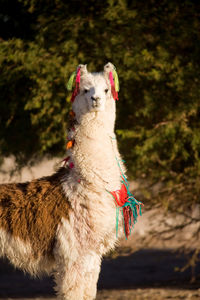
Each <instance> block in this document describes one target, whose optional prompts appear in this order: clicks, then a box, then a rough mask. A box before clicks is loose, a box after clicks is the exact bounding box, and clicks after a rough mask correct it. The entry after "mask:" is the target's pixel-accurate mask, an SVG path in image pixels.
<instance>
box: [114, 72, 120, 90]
mask: <svg viewBox="0 0 200 300" xmlns="http://www.w3.org/2000/svg"><path fill="white" fill-rule="evenodd" d="M113 77H114V82H115V90H116V92H119V79H118V75H117V71H116V68H114V70H113Z"/></svg>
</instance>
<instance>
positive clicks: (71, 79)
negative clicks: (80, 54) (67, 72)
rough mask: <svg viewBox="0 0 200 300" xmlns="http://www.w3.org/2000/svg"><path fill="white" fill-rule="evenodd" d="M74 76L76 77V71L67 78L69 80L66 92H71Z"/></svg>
mask: <svg viewBox="0 0 200 300" xmlns="http://www.w3.org/2000/svg"><path fill="white" fill-rule="evenodd" d="M75 76H76V71H74V72H73V73H72V74H71V76H70V78H69V80H68V83H67V90H68V91H69V92H71V91H72V88H73V83H74V78H75Z"/></svg>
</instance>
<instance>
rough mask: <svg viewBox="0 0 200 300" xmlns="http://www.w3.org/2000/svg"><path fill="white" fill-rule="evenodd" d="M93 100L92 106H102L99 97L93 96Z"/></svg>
mask: <svg viewBox="0 0 200 300" xmlns="http://www.w3.org/2000/svg"><path fill="white" fill-rule="evenodd" d="M91 99H92V106H93V107H97V106H99V104H100V97H98V96H92V97H91Z"/></svg>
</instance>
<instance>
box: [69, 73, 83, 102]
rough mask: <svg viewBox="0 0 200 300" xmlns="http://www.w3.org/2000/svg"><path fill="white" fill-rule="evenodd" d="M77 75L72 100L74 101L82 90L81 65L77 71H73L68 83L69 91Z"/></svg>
mask: <svg viewBox="0 0 200 300" xmlns="http://www.w3.org/2000/svg"><path fill="white" fill-rule="evenodd" d="M75 76H76V81H75V89H74V91H73V93H72V96H71V102H74V99H75V98H76V96H77V95H78V93H79V90H80V81H81V68H80V67H79V68H78V70H77V72H73V73H72V75H71V76H70V78H69V81H68V83H67V89H68V91H72V88H73V83H74V78H75Z"/></svg>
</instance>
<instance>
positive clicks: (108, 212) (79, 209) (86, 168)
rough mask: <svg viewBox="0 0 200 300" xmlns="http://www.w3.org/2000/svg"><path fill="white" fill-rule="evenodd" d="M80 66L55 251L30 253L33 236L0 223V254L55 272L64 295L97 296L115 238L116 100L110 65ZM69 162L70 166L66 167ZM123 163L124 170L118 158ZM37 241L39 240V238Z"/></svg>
mask: <svg viewBox="0 0 200 300" xmlns="http://www.w3.org/2000/svg"><path fill="white" fill-rule="evenodd" d="M79 68H80V73H81V80H80V90H79V93H78V94H77V96H76V97H75V100H74V102H73V105H72V109H73V111H74V113H75V120H76V123H75V125H74V128H71V129H70V131H69V132H68V136H69V137H70V138H73V140H74V141H75V142H74V146H73V147H72V148H70V149H69V150H68V153H67V155H68V156H69V160H68V162H67V163H68V165H67V166H66V173H65V174H64V175H62V178H61V182H60V185H59V187H60V188H61V189H60V191H61V192H63V195H64V196H63V197H64V202H63V203H65V197H66V203H67V201H68V202H69V208H68V211H67V213H66V216H65V215H64V216H62V218H60V219H59V218H58V217H56V214H55V215H53V214H52V211H51V214H52V218H58V220H59V222H57V223H58V226H57V227H56V228H57V229H56V231H55V232H56V233H55V234H54V235H55V238H54V239H53V240H54V243H53V246H52V247H53V256H52V257H48V256H47V255H45V254H39V255H38V256H37V258H34V256H33V253H34V249H33V245H32V244H31V240H29V239H25V240H22V239H20V238H19V237H18V236H16V235H15V236H14V235H12V231H11V232H8V231H6V230H5V229H3V227H2V228H0V256H4V255H6V256H7V257H8V258H9V259H10V261H11V262H12V263H13V264H14V265H15V266H17V267H21V268H22V269H23V270H26V271H29V272H30V273H32V274H38V273H42V272H44V271H45V272H49V271H53V273H54V276H55V282H56V288H55V289H56V291H57V294H58V298H59V299H62V300H94V299H95V298H96V291H97V281H98V276H99V272H100V264H101V259H102V256H103V255H104V254H105V253H106V252H107V251H109V250H110V249H111V248H113V247H114V246H115V244H116V240H117V238H116V206H115V202H114V200H113V197H112V195H111V194H110V193H109V192H111V191H116V190H119V189H120V187H121V177H120V168H119V166H118V164H117V160H116V158H117V159H118V160H120V154H119V151H118V147H117V142H116V138H115V134H114V126H115V115H116V107H115V106H116V101H115V100H114V99H113V97H112V93H111V86H110V81H109V72H112V71H113V68H114V66H113V65H112V64H111V63H108V64H106V65H105V67H104V70H103V72H101V73H89V72H88V71H87V68H86V66H85V65H80V66H79ZM72 163H73V166H74V167H71V168H70V165H71V166H72ZM121 167H122V169H123V172H125V168H124V166H123V165H122V163H121ZM64 172H65V170H64ZM52 178H54V177H53V176H52ZM52 180H53V179H52ZM40 182H42V181H40ZM49 182H51V181H49ZM49 184H50V183H49ZM52 184H54V185H55V182H54V183H52ZM57 184H58V183H57V182H56V185H55V187H57ZM36 185H37V183H34V186H36ZM49 188H51V187H49ZM52 192H53V189H52ZM20 193H21V192H20ZM45 193H46V192H45ZM60 194H61V195H62V193H60ZM24 195H25V194H24ZM10 197H14V196H10ZM24 197H25V196H24ZM27 197H28V196H27ZM48 197H49V198H48V199H50V197H51V195H49V196H48ZM52 197H54V198H55V195H54V196H52ZM41 199H43V198H41ZM62 199H63V198H62ZM49 201H50V200H49ZM53 201H54V200H53ZM53 203H54V202H53ZM55 205H56V204H55ZM1 209H3V206H2V208H1ZM47 209H48V208H47ZM47 217H48V211H47ZM53 220H54V219H53ZM55 221H56V220H55ZM5 222H6V221H5ZM8 222H9V221H8ZM120 222H122V221H121V220H120ZM57 223H56V224H57ZM4 225H6V224H4ZM20 226H21V225H20ZM121 227H122V226H121ZM5 228H9V226H5ZM36 232H37V231H36ZM40 238H41V237H40ZM41 239H42V238H41ZM28 240H29V242H27V241H28ZM37 245H41V244H39V239H38V244H37ZM38 247H39V246H38ZM41 247H42V246H40V247H39V248H38V251H39V250H40V248H41ZM41 253H42V252H41Z"/></svg>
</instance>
